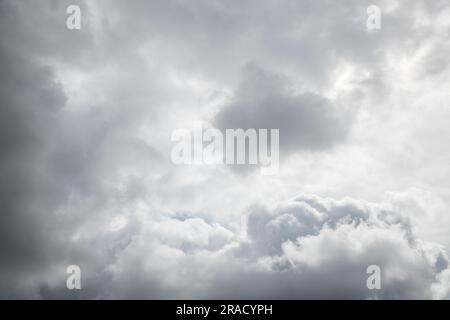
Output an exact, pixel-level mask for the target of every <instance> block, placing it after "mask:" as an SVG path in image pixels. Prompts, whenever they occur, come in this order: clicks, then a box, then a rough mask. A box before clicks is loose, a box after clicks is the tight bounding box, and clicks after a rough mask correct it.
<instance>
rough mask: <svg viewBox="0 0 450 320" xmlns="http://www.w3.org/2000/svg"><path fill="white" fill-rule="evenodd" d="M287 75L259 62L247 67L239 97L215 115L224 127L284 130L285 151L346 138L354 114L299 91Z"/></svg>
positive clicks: (317, 147)
mask: <svg viewBox="0 0 450 320" xmlns="http://www.w3.org/2000/svg"><path fill="white" fill-rule="evenodd" d="M289 84H290V83H289V81H288V80H287V79H286V78H284V77H283V76H280V75H277V74H272V73H270V72H267V71H265V70H263V69H261V68H260V67H258V66H257V65H255V64H249V65H247V66H246V67H244V70H243V77H242V80H241V84H240V86H239V88H238V89H237V90H236V93H235V96H234V97H233V98H232V100H233V101H232V102H231V103H230V104H229V105H226V106H224V107H223V108H222V109H221V110H220V111H219V113H218V114H217V115H216V117H215V118H214V123H215V125H216V126H217V127H218V128H220V129H222V130H225V129H237V128H242V129H244V130H246V129H250V128H256V129H261V128H267V129H280V147H281V152H284V151H289V152H293V151H301V150H321V149H327V148H330V147H333V146H334V145H336V144H338V143H340V142H342V141H343V140H344V138H345V137H346V135H347V133H348V131H349V129H350V125H351V122H352V114H351V113H350V112H349V110H348V108H346V107H345V106H340V107H338V106H334V105H333V104H332V103H331V101H329V100H328V99H326V98H324V97H322V96H320V95H317V94H315V93H312V92H304V93H300V94H296V93H293V92H290V90H291V91H292V88H289Z"/></svg>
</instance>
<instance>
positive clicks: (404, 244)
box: [0, 0, 450, 299]
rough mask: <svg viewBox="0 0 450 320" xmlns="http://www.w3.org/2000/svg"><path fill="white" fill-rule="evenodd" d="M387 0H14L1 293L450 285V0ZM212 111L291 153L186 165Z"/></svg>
mask: <svg viewBox="0 0 450 320" xmlns="http://www.w3.org/2000/svg"><path fill="white" fill-rule="evenodd" d="M69 4H77V5H79V6H80V7H81V9H82V19H83V20H82V29H81V30H76V31H70V30H68V29H67V28H66V27H65V19H66V17H67V14H66V12H65V9H66V7H67V6H68V5H69ZM368 4H369V2H367V3H366V2H364V1H362V2H361V1H348V2H347V3H346V5H345V6H343V5H341V4H339V3H337V2H336V1H331V0H329V1H328V0H322V1H307V0H305V1H289V0H286V1H281V2H279V1H272V0H266V1H256V0H255V1H245V2H241V1H203V0H196V1H190V2H189V4H188V3H185V2H180V1H141V0H133V1H128V2H124V1H119V0H108V1H106V0H95V1H80V0H77V1H68V0H67V1H65V0H64V1H57V2H55V1H47V0H39V1H33V2H31V3H30V2H29V1H27V2H25V1H12V0H5V1H0V39H1V40H0V66H1V70H2V73H1V75H0V83H1V86H0V108H1V109H0V176H1V182H0V205H1V213H0V298H3V299H5V298H44V299H52V298H68V299H78V298H82V299H95V298H101V299H111V298H125V299H127V298H172V299H174V298H175V299H178V298H208V299H212V298H230V299H239V298H251V299H254V298H269V299H270V298H287V299H296V298H353V299H398V298H407V299H417V298H426V299H434V298H435V299H446V298H450V285H449V283H450V282H449V279H450V268H449V266H448V263H449V260H448V256H447V254H446V252H448V250H449V249H450V237H449V233H448V225H449V223H450V217H449V216H448V212H449V209H450V188H449V183H448V181H449V179H450V167H449V165H448V163H450V151H448V146H447V145H448V138H449V137H450V129H449V127H448V121H447V119H448V116H449V115H450V114H449V110H448V101H450V96H449V91H448V87H449V84H450V80H449V76H448V75H449V72H448V71H449V65H450V64H449V58H448V57H449V54H448V53H449V48H450V40H449V39H450V38H449V37H448V30H449V29H448V28H449V27H450V7H449V4H448V1H444V0H443V1H433V2H432V3H430V2H428V1H416V2H414V4H411V3H409V2H407V1H394V2H392V1H379V3H378V5H379V6H380V7H381V9H382V14H383V16H382V17H383V20H382V29H381V30H378V31H371V32H368V31H367V30H366V28H365V20H366V18H367V15H366V8H367V5H368ZM195 120H203V121H206V122H208V123H209V124H210V125H212V126H215V127H217V128H219V129H226V128H279V129H280V157H281V160H282V162H281V164H280V171H279V173H278V174H277V175H275V176H260V175H259V171H257V170H255V171H245V172H244V171H239V170H230V167H227V166H175V165H174V164H173V163H172V162H171V161H170V151H171V148H172V143H171V141H170V135H171V132H172V131H173V130H175V129H178V128H183V127H184V128H190V127H192V124H193V121H195ZM299 194H300V195H299ZM296 195H297V196H296ZM298 195H299V196H298ZM286 199H291V200H286ZM72 264H76V265H79V266H80V267H81V270H82V287H83V290H82V291H70V290H67V288H66V277H67V275H66V273H65V272H66V267H67V266H69V265H72ZM369 265H378V266H380V268H381V270H382V289H381V290H368V288H367V286H366V279H367V277H368V274H367V273H366V269H367V267H368V266H369Z"/></svg>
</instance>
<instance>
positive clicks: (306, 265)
mask: <svg viewBox="0 0 450 320" xmlns="http://www.w3.org/2000/svg"><path fill="white" fill-rule="evenodd" d="M263 207H264V206H263ZM261 208H262V206H261V205H258V206H257V207H253V208H251V209H250V211H249V213H248V222H247V227H246V232H245V234H246V235H245V236H243V235H242V234H240V233H239V232H238V231H237V230H236V231H234V236H233V233H232V232H231V230H229V229H228V230H227V229H224V227H221V226H218V225H215V226H213V225H209V224H208V223H205V222H204V221H201V219H198V218H196V219H188V220H184V221H177V220H170V219H169V220H166V221H165V222H162V223H163V224H162V225H167V226H168V225H172V224H173V223H175V224H177V225H178V226H177V227H170V228H166V227H161V224H158V225H159V226H155V228H150V229H147V230H143V232H142V233H141V234H139V235H137V236H136V237H135V238H134V240H133V242H132V243H130V245H129V246H128V247H127V249H126V250H123V252H121V253H120V254H119V256H118V260H117V262H116V263H115V264H113V265H112V266H111V270H112V274H113V276H112V279H113V280H112V281H111V282H108V284H107V285H108V286H111V287H109V289H108V290H107V291H105V293H106V292H107V297H110V298H111V297H120V298H126V297H149V298H168V297H176V298H229V299H230V298H239V299H240V298H247V299H255V298H265V299H279V298H289V299H296V298H322V299H323V298H333V299H336V298H346V299H348V298H353V299H398V298H406V299H419V298H422V299H423V298H425V299H429V298H436V297H438V296H439V294H440V296H442V291H443V290H445V288H446V283H445V282H443V281H442V279H444V278H445V277H446V276H445V275H446V274H447V272H448V258H447V256H446V253H445V251H444V249H443V247H442V246H440V245H438V244H436V243H432V242H426V241H423V240H421V239H419V238H417V236H415V234H414V233H413V232H412V228H411V225H410V221H409V219H408V218H407V217H406V216H403V215H402V214H400V213H399V212H396V211H393V209H392V204H391V203H389V202H383V203H380V204H374V203H369V202H365V201H358V200H353V199H343V200H334V199H330V198H320V197H317V196H306V195H304V196H300V197H297V198H296V199H294V200H292V201H287V202H283V203H279V204H276V205H275V206H265V209H264V210H263V209H261ZM193 225H195V226H196V227H195V228H196V232H195V233H194V232H189V235H187V234H186V235H185V236H183V233H184V232H188V230H190V229H191V228H192V226H193ZM177 230H178V231H177ZM174 233H177V234H179V235H180V236H181V237H182V238H183V245H180V244H179V243H177V242H176V241H175V242H174V240H169V239H168V237H172V238H173V239H178V238H179V236H176V235H174ZM194 234H195V236H194ZM224 235H225V237H224ZM217 237H219V238H221V239H223V240H226V241H224V242H222V244H221V245H220V246H216V245H214V244H216V243H217V241H216V240H214V239H216V238H217ZM207 243H209V244H210V245H214V247H210V246H205V244H207ZM145 248H147V249H150V250H147V251H146V252H147V254H146V255H145V256H144V257H141V256H139V255H140V253H141V252H142V251H143V250H145ZM212 248H214V249H212ZM160 261H164V263H163V264H160V263H159V262H160ZM369 265H378V266H380V268H381V270H382V289H381V290H379V291H378V290H375V291H372V290H369V289H367V287H366V280H367V277H368V274H367V273H366V269H367V267H368V266H369ZM138 279H139V280H138ZM140 280H144V281H145V282H144V283H140V284H138V283H136V282H137V281H140ZM438 288H439V289H438ZM135 290H136V291H135Z"/></svg>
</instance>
